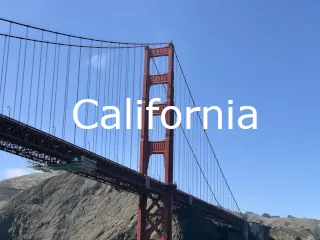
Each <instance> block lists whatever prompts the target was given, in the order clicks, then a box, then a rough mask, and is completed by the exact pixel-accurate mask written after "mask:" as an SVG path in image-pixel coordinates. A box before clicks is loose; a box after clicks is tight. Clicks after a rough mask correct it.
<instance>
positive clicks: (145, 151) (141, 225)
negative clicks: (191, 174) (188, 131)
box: [137, 43, 174, 240]
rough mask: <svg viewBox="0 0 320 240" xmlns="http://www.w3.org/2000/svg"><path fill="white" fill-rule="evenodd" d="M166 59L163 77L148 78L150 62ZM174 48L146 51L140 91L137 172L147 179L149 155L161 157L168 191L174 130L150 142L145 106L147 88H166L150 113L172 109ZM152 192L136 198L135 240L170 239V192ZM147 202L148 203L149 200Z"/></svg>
mask: <svg viewBox="0 0 320 240" xmlns="http://www.w3.org/2000/svg"><path fill="white" fill-rule="evenodd" d="M162 56H166V57H168V71H167V73H164V74H158V75H150V71H149V68H150V60H151V59H152V58H155V57H162ZM173 63H174V47H173V44H172V43H170V44H169V45H168V46H166V47H162V48H149V46H147V47H146V48H145V59H144V76H143V90H142V97H143V99H142V118H141V119H142V128H141V137H140V173H142V174H143V175H145V176H148V166H149V159H150V156H151V155H153V154H161V155H163V158H164V168H165V169H164V170H165V171H164V172H165V184H167V185H168V189H173V134H174V130H173V129H166V135H165V139H164V140H162V141H154V142H151V141H149V117H148V111H147V109H146V107H147V106H148V105H149V101H150V98H149V92H150V87H151V86H152V85H155V84H163V85H167V99H166V101H165V102H163V103H160V104H155V105H154V106H155V107H159V110H156V111H154V112H153V115H154V116H158V117H159V116H160V115H161V113H162V110H163V109H164V108H165V107H167V106H174V101H173V99H174V73H173V69H174V67H173ZM165 117H166V122H167V124H168V125H171V126H172V125H174V111H172V110H169V111H167V113H166V116H165ZM150 192H152V189H150V190H148V191H146V193H145V194H143V195H141V196H139V209H138V233H137V239H138V240H149V239H151V237H153V236H154V235H155V234H156V235H157V237H158V238H160V239H161V240H171V239H172V207H173V191H171V190H170V191H169V190H168V194H167V195H165V196H159V195H155V194H151V193H150ZM148 200H149V201H148Z"/></svg>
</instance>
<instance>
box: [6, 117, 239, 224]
mask: <svg viewBox="0 0 320 240" xmlns="http://www.w3.org/2000/svg"><path fill="white" fill-rule="evenodd" d="M0 150H3V151H6V152H10V153H12V154H15V155H19V156H22V157H25V158H28V159H30V160H33V161H35V162H39V163H46V164H47V165H48V166H50V167H52V168H55V167H59V165H61V168H62V169H65V170H67V171H70V172H73V173H75V174H78V175H82V176H85V177H88V178H91V179H94V180H96V181H100V182H105V183H110V184H112V185H114V186H116V187H118V188H121V189H124V190H126V191H130V192H133V193H136V194H142V193H146V194H158V195H167V194H168V192H170V191H173V198H174V203H175V205H178V206H191V207H196V208H199V209H201V210H203V211H205V212H206V213H208V214H209V215H211V216H213V217H215V218H218V219H221V220H223V221H225V222H226V223H227V224H231V225H233V226H236V227H239V228H242V227H243V226H244V225H245V221H244V219H243V218H241V217H239V216H237V215H235V214H233V213H231V212H229V211H228V210H225V209H223V208H220V207H218V206H215V205H212V204H209V203H207V202H205V201H202V200H200V199H198V198H196V197H193V196H191V195H189V194H187V193H185V192H182V191H180V190H177V189H176V188H175V186H169V185H166V184H164V183H162V182H160V181H157V180H155V179H152V178H149V177H146V176H143V175H142V174H140V173H138V172H136V171H134V170H132V169H130V168H127V167H125V166H123V165H120V164H118V163H116V162H114V161H112V160H110V159H107V158H104V157H102V156H100V155H97V154H95V153H93V152H90V151H87V150H86V149H83V148H81V147H78V146H76V145H74V144H72V143H69V142H67V141H64V140H62V139H60V138H57V137H55V136H53V135H50V134H48V133H45V132H43V131H40V130H38V129H36V128H33V127H30V126H28V125H26V124H24V123H21V122H19V121H16V120H14V119H12V118H9V117H6V116H4V115H2V114H0ZM81 158H86V159H89V160H92V162H93V163H94V166H93V168H94V169H90V171H86V169H83V170H81V169H77V170H75V168H73V167H72V166H73V165H74V164H75V163H77V162H79V160H80V159H81ZM68 166H70V167H69V168H68Z"/></svg>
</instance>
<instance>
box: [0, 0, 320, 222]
mask: <svg viewBox="0 0 320 240" xmlns="http://www.w3.org/2000/svg"><path fill="white" fill-rule="evenodd" d="M319 9H320V2H319V1H316V0H310V1H297V0H290V1H289V0H283V1H277V0H270V1H265V2H264V3H262V1H235V0H234V1H209V0H208V1H201V2H199V1H182V0H177V1H139V0H135V1H91V2H90V3H89V2H88V1H82V0H78V1H74V0H68V1H65V0H56V1H43V0H30V1H16V0H3V1H2V3H1V8H0V16H1V17H4V18H8V19H11V20H14V21H19V22H24V23H27V24H31V25H37V26H40V27H43V28H48V29H53V30H58V31H61V32H67V33H72V34H75V35H83V36H90V37H95V38H101V39H108V40H118V41H137V42H141V41H142V42H157V41H166V40H173V41H174V43H175V46H176V50H177V52H178V54H179V56H180V60H181V62H182V64H183V67H184V69H185V73H186V75H187V78H188V81H189V84H190V85H191V87H192V91H193V95H194V97H195V99H196V102H197V104H198V105H204V106H211V105H218V106H226V105H227V100H228V99H233V100H234V106H235V107H239V106H241V105H252V106H254V107H256V109H257V111H258V130H256V131H244V130H239V129H235V130H231V131H230V130H227V129H224V130H221V131H217V130H212V131H210V137H211V139H212V142H213V146H214V147H215V149H216V152H217V155H218V157H219V159H220V162H221V165H222V168H223V170H224V172H225V175H226V177H227V179H228V181H229V184H230V186H231V188H232V190H233V192H234V194H235V197H236V199H237V201H238V203H239V205H240V208H241V209H242V210H243V211H254V212H257V213H263V212H267V213H269V214H272V215H281V216H286V215H289V214H291V215H294V216H297V217H310V218H318V219H320V212H319V202H320V192H319V177H318V176H319V173H320V158H319V157H320V153H319V148H320V127H319V123H320V113H319V105H320V94H319V91H320V83H319V80H320V28H319V23H320V14H319ZM0 154H1V155H0V157H1V158H0V159H1V162H0V179H1V178H4V175H3V172H4V171H5V169H7V168H21V167H24V165H23V164H24V161H21V160H18V158H10V161H4V156H6V155H4V153H0ZM1 174H2V175H1Z"/></svg>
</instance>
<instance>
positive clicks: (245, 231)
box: [243, 221, 249, 240]
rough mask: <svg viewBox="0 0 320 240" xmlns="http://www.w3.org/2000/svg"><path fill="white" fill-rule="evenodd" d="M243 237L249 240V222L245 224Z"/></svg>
mask: <svg viewBox="0 0 320 240" xmlns="http://www.w3.org/2000/svg"><path fill="white" fill-rule="evenodd" d="M243 237H244V240H249V229H248V223H247V221H246V222H245V224H244V228H243Z"/></svg>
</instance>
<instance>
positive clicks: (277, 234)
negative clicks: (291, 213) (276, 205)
mask: <svg viewBox="0 0 320 240" xmlns="http://www.w3.org/2000/svg"><path fill="white" fill-rule="evenodd" d="M246 216H247V219H248V221H249V222H260V221H263V224H264V225H267V226H270V227H272V228H271V235H272V237H273V238H275V239H276V240H295V239H296V237H300V238H301V239H302V240H304V239H306V240H312V239H316V240H319V239H320V221H319V220H315V219H308V218H294V217H285V218H280V217H263V216H260V215H258V214H255V213H246Z"/></svg>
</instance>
